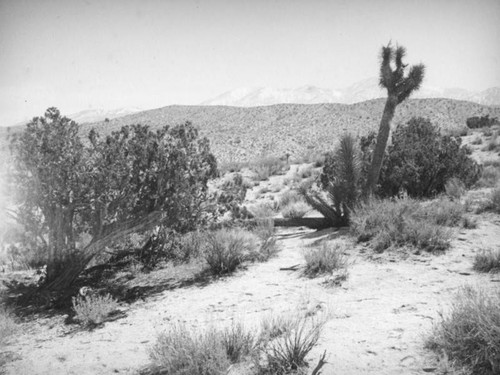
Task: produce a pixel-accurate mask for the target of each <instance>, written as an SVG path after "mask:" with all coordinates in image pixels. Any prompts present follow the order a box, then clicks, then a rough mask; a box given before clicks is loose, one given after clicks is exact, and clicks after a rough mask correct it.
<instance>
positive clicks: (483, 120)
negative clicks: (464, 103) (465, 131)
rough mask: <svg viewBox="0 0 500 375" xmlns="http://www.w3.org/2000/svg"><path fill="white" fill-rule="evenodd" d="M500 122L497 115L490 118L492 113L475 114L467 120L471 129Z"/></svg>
mask: <svg viewBox="0 0 500 375" xmlns="http://www.w3.org/2000/svg"><path fill="white" fill-rule="evenodd" d="M497 123H498V120H497V118H496V117H493V118H490V115H485V116H473V117H469V118H468V119H467V120H466V124H467V127H468V128H469V129H477V128H486V127H490V126H493V125H495V124H497Z"/></svg>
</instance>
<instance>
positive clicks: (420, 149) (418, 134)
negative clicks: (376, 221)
mask: <svg viewBox="0 0 500 375" xmlns="http://www.w3.org/2000/svg"><path fill="white" fill-rule="evenodd" d="M469 154H470V150H469V149H468V148H465V147H461V139H460V138H455V137H451V136H443V135H441V134H440V132H439V129H438V128H437V127H435V126H434V125H432V123H431V122H430V121H429V120H427V119H424V118H412V119H411V120H410V121H409V122H408V123H407V124H406V125H405V126H398V127H397V129H396V130H395V132H394V134H393V137H392V144H391V145H390V146H389V147H388V149H387V154H386V159H385V161H384V165H383V167H382V171H381V176H380V186H379V190H378V192H379V194H380V195H383V196H394V195H397V194H398V193H399V192H400V191H401V190H405V191H406V192H407V193H408V195H409V196H412V197H431V196H434V195H436V194H438V193H441V192H444V191H445V185H446V182H447V181H448V180H449V179H451V178H453V177H455V178H457V179H459V180H461V181H462V182H463V183H464V185H465V186H466V187H470V186H472V185H473V184H474V183H475V182H476V181H477V180H478V179H479V177H480V175H481V168H480V166H479V165H478V164H477V163H476V162H475V161H474V160H472V159H471V158H470V157H469Z"/></svg>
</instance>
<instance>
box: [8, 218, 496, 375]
mask: <svg viewBox="0 0 500 375" xmlns="http://www.w3.org/2000/svg"><path fill="white" fill-rule="evenodd" d="M477 219H478V224H479V225H478V227H477V229H468V230H463V229H462V230H457V232H456V234H457V235H456V236H455V239H454V241H453V246H452V248H451V249H450V250H449V251H447V252H446V253H445V254H443V255H432V254H427V253H422V254H420V255H416V254H413V253H411V252H399V253H394V252H392V253H391V252H386V253H384V254H373V252H372V251H369V250H368V249H367V248H365V247H363V246H360V245H355V244H354V243H352V245H351V246H348V247H347V248H348V251H347V255H348V256H349V262H350V265H349V267H348V270H349V277H348V279H347V280H346V281H344V282H342V283H341V285H340V286H339V285H330V284H328V283H327V282H328V279H325V278H319V279H318V278H316V279H308V278H304V277H303V276H301V274H300V271H280V268H281V267H288V266H292V265H296V264H302V263H304V260H303V256H302V254H303V250H304V248H305V247H306V246H307V245H308V244H311V243H313V242H314V241H318V240H321V239H325V238H327V239H328V240H331V241H347V242H349V241H351V240H350V239H349V237H347V236H346V234H345V231H344V230H342V229H341V230H337V231H335V230H325V231H320V232H314V231H311V230H307V229H303V228H302V229H301V228H290V229H281V230H279V231H278V238H279V244H280V246H281V251H280V252H279V254H278V255H277V256H276V257H275V258H272V259H271V260H270V261H268V262H266V263H258V264H250V265H248V267H247V269H244V270H240V271H238V272H237V273H236V274H235V275H233V276H230V277H226V278H222V279H219V280H217V281H214V282H212V283H209V284H208V285H205V286H200V285H192V286H190V287H183V288H177V289H174V290H170V291H165V292H162V293H161V294H158V295H156V296H155V297H153V298H150V299H147V300H145V301H139V302H136V303H133V304H132V305H127V306H122V310H123V311H124V313H125V316H124V317H123V318H122V319H118V320H116V321H112V322H106V323H105V324H104V326H103V327H100V328H97V329H95V330H94V331H90V332H89V331H83V330H79V329H76V328H75V326H74V325H72V326H68V325H64V323H63V321H64V317H55V318H54V317H53V318H41V319H38V320H34V321H32V322H28V323H24V324H23V327H22V334H21V335H18V336H17V337H14V338H13V339H11V340H10V342H8V344H7V345H6V346H5V347H4V348H3V351H4V358H5V357H8V358H9V361H8V363H7V364H5V365H4V366H3V369H2V371H3V373H5V374H16V375H18V374H78V375H83V374H116V373H120V374H133V373H136V372H137V370H138V369H140V368H141V367H143V366H145V365H147V364H148V348H149V347H150V346H151V345H152V344H153V343H154V341H155V337H156V335H157V334H158V333H159V332H161V331H163V330H165V329H166V328H167V327H169V326H170V325H172V324H173V323H174V322H178V321H180V322H185V323H187V324H188V325H189V326H192V327H193V328H200V329H201V328H203V327H206V326H207V325H211V324H213V325H224V324H230V322H231V321H232V320H237V321H242V322H244V324H246V325H248V326H251V325H253V324H255V323H256V322H257V321H259V320H260V318H261V317H262V316H265V314H271V313H272V314H278V313H286V312H290V311H292V312H293V311H296V310H297V309H300V310H304V311H305V312H309V313H311V314H314V312H315V311H325V310H328V312H329V314H330V320H329V321H328V323H327V324H326V326H325V329H324V331H323V334H322V338H321V341H320V344H319V346H318V347H317V348H316V349H314V351H313V352H312V353H311V356H310V359H311V364H312V365H314V363H315V361H317V358H318V357H319V355H320V354H321V353H322V352H323V351H324V350H326V351H327V353H328V357H327V358H328V364H327V365H325V367H324V368H323V374H324V375H333V374H335V375H343V374H423V373H428V372H434V369H436V366H437V360H436V358H435V357H434V355H432V354H431V353H429V352H428V351H426V350H424V347H423V346H424V340H425V337H426V335H428V334H429V332H430V330H431V328H432V325H433V323H435V322H436V321H438V320H439V313H440V312H446V309H447V307H448V306H449V303H450V299H451V297H452V295H453V293H454V292H455V291H456V290H457V289H458V288H459V287H461V286H462V285H466V284H472V285H475V284H479V285H482V286H486V287H491V288H493V287H496V286H498V285H499V284H498V282H500V276H499V275H496V276H495V275H493V274H478V273H476V272H475V271H473V270H472V268H471V267H472V261H473V257H474V254H475V253H476V252H478V251H481V250H483V249H485V248H493V247H498V246H500V217H499V216H498V215H494V214H487V213H486V214H482V215H480V216H477ZM325 282H326V283H325Z"/></svg>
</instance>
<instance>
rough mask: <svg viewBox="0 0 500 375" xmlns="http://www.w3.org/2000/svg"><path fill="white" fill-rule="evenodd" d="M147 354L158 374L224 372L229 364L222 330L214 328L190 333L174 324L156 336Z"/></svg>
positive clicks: (154, 370) (222, 373) (177, 374)
mask: <svg viewBox="0 0 500 375" xmlns="http://www.w3.org/2000/svg"><path fill="white" fill-rule="evenodd" d="M149 356H150V358H151V360H152V362H153V370H152V373H153V374H158V375H159V374H169V375H224V374H226V372H227V369H228V368H229V366H230V365H231V362H230V359H229V358H228V354H227V352H226V348H225V347H224V345H223V333H222V331H220V330H216V329H214V328H211V329H207V330H205V331H202V332H193V331H190V330H188V329H187V328H186V327H185V326H184V325H175V326H173V327H171V328H170V329H169V330H168V331H167V332H164V333H162V334H160V335H159V336H158V338H157V340H156V343H155V344H154V346H153V347H152V348H151V349H150V352H149Z"/></svg>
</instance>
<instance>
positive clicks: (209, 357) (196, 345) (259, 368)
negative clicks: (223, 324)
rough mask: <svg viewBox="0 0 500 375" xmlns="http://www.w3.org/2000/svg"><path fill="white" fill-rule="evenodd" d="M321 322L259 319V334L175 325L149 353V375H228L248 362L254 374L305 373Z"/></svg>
mask: <svg viewBox="0 0 500 375" xmlns="http://www.w3.org/2000/svg"><path fill="white" fill-rule="evenodd" d="M325 323H326V317H323V318H308V317H305V316H304V317H299V316H292V315H287V316H285V315H283V316H271V317H269V318H265V319H263V320H262V324H261V327H260V333H259V335H254V334H253V333H252V331H249V330H247V329H245V327H244V326H243V325H242V324H240V323H234V324H233V325H231V327H229V328H225V329H216V328H214V327H212V328H208V329H206V330H204V331H201V332H198V331H195V330H190V329H188V328H187V327H186V326H185V325H182V324H177V325H174V326H172V327H171V328H170V329H169V330H168V331H166V332H164V333H162V334H160V335H159V336H158V338H157V340H156V343H155V344H154V345H153V347H152V348H151V349H150V351H149V356H150V358H151V361H152V366H151V367H150V368H149V369H148V371H147V374H149V375H155V374H158V375H159V374H169V375H226V374H227V373H228V371H229V368H230V367H231V365H232V364H237V363H252V362H253V363H254V366H253V367H254V370H255V371H254V372H253V373H255V374H258V375H264V374H267V375H271V374H273V375H281V374H282V375H284V374H292V373H293V374H298V373H305V372H304V371H305V369H306V367H307V361H306V360H305V357H306V356H307V355H308V354H309V352H310V351H311V350H312V349H313V348H314V347H315V346H316V345H317V342H318V340H319V337H320V334H321V330H322V329H323V327H324V325H325ZM323 364H324V362H323ZM298 371H302V372H298Z"/></svg>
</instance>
